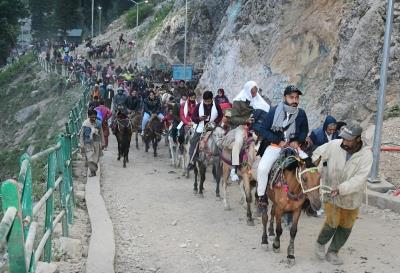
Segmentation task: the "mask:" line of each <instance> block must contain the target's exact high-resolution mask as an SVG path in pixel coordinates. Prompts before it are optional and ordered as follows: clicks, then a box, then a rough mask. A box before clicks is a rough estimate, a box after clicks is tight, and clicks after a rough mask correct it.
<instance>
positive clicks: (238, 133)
mask: <svg viewBox="0 0 400 273" xmlns="http://www.w3.org/2000/svg"><path fill="white" fill-rule="evenodd" d="M245 133H246V131H245V129H244V125H239V126H238V127H236V129H235V142H233V145H232V166H239V164H240V162H239V157H240V150H241V149H242V147H243V141H244V137H245Z"/></svg>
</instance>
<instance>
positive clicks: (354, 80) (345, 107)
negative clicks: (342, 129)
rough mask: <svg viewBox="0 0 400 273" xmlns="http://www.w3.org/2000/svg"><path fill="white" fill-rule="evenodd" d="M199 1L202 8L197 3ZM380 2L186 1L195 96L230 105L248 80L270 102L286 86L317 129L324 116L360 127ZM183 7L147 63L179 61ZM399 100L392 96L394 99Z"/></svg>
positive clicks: (398, 64) (378, 33) (380, 27)
mask: <svg viewBox="0 0 400 273" xmlns="http://www.w3.org/2000/svg"><path fill="white" fill-rule="evenodd" d="M198 2H201V3H198ZM386 2H387V1H385V0H356V1H347V0H336V1H331V0H318V1H317V0H285V1H276V0H242V1H240V0H231V1H189V10H191V11H190V12H189V28H188V57H187V62H188V63H191V64H194V65H195V67H196V68H198V69H202V70H203V72H204V73H203V75H202V77H201V79H200V84H199V86H198V90H199V91H200V90H201V91H202V90H206V89H209V90H213V91H215V90H217V89H218V88H219V87H224V88H225V90H226V91H227V94H228V95H229V96H230V97H231V98H232V97H233V96H234V95H235V94H237V93H238V92H239V91H240V90H241V88H242V86H243V85H244V83H245V82H246V81H248V80H255V81H256V82H257V83H258V84H259V86H260V87H261V88H262V89H263V90H264V93H265V94H267V95H268V96H269V97H270V98H271V99H272V101H273V102H275V103H276V102H278V101H279V100H280V99H281V96H282V92H283V88H284V86H286V85H287V84H288V83H292V84H296V85H297V86H299V87H300V88H301V89H302V90H303V92H304V93H305V95H304V96H303V97H302V98H301V105H302V107H303V108H305V109H306V110H307V111H308V113H310V114H309V119H310V122H311V124H317V123H319V122H320V120H321V118H322V117H323V115H325V114H333V115H335V116H336V117H337V118H338V119H344V120H349V119H357V120H360V121H362V120H364V119H366V118H367V117H371V115H370V114H371V113H372V112H374V111H375V110H376V109H375V107H376V94H377V90H378V86H379V72H380V65H381V58H382V57H381V53H382V47H383V35H384V28H385V16H386ZM183 8H184V1H176V3H175V8H174V9H173V11H172V12H171V14H170V15H169V16H168V17H167V18H166V19H165V21H164V24H163V26H162V30H161V32H160V33H159V34H157V35H156V36H155V37H154V38H152V39H151V40H150V41H149V42H148V43H146V47H145V48H144V49H143V51H142V54H141V56H143V58H144V57H145V56H152V62H153V63H152V64H153V65H154V64H155V63H157V62H159V61H160V60H162V62H168V63H169V64H173V63H181V62H183V56H182V52H183V35H184V9H183ZM399 29H400V4H399V3H396V5H395V18H394V25H393V34H392V43H391V61H390V65H389V73H388V75H389V78H388V89H387V100H388V102H389V103H391V104H395V103H398V102H399V98H398V95H397V94H396V86H399V83H400V76H399V75H400V73H399V72H398V71H399V68H400V61H399V59H400V45H399V44H400V33H399ZM397 93H398V92H397Z"/></svg>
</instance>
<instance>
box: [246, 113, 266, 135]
mask: <svg viewBox="0 0 400 273" xmlns="http://www.w3.org/2000/svg"><path fill="white" fill-rule="evenodd" d="M267 116H268V112H265V111H263V110H261V109H256V110H254V111H253V118H254V123H253V124H252V125H251V126H250V130H254V131H255V132H257V133H258V134H259V135H260V136H262V137H263V139H265V138H266V136H267V130H266V128H265V126H264V124H265V123H266V120H267Z"/></svg>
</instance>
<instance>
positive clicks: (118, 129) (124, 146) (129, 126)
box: [113, 113, 134, 168]
mask: <svg viewBox="0 0 400 273" xmlns="http://www.w3.org/2000/svg"><path fill="white" fill-rule="evenodd" d="M113 127H114V130H113V131H114V134H115V136H116V137H117V142H118V158H117V159H118V160H120V159H121V157H123V167H124V168H126V163H127V162H129V158H128V154H129V148H130V145H131V139H132V133H133V128H134V125H133V120H132V118H131V117H130V116H127V115H124V114H121V113H118V114H117V117H116V118H115V120H114V124H113Z"/></svg>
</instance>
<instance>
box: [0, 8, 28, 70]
mask: <svg viewBox="0 0 400 273" xmlns="http://www.w3.org/2000/svg"><path fill="white" fill-rule="evenodd" d="M27 15H28V12H27V9H26V8H25V6H24V4H23V3H22V2H21V1H20V0H0V65H3V64H5V63H6V60H7V57H8V55H9V54H10V52H11V50H12V48H14V47H15V46H16V40H17V36H18V33H19V24H18V20H19V19H21V18H24V17H26V16H27Z"/></svg>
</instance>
